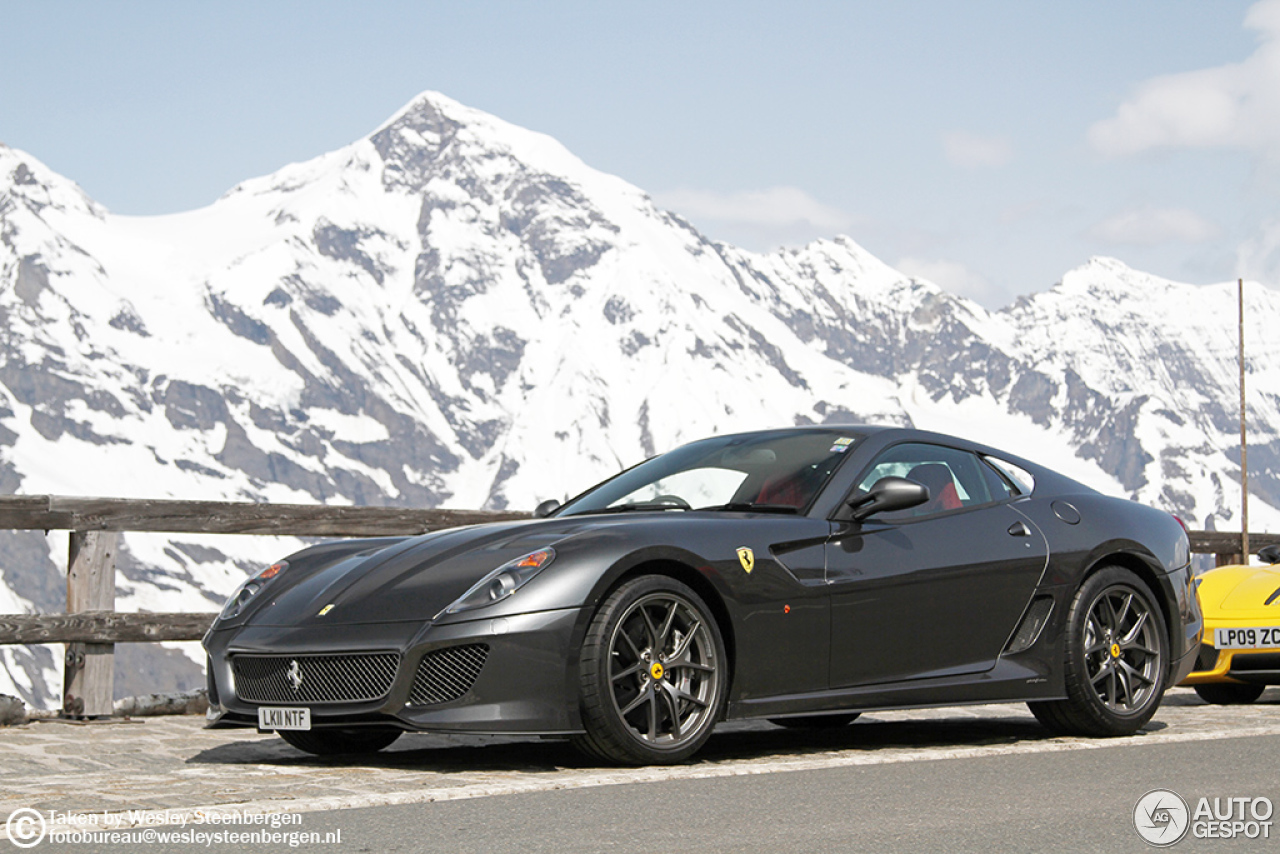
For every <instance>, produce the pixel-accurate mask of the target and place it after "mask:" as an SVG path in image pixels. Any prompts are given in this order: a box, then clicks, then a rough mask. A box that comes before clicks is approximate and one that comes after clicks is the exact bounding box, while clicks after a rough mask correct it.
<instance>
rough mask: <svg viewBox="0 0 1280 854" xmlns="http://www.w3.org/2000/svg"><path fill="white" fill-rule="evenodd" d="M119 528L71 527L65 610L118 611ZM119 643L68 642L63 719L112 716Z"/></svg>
mask: <svg viewBox="0 0 1280 854" xmlns="http://www.w3.org/2000/svg"><path fill="white" fill-rule="evenodd" d="M119 536H120V535H119V534H118V533H117V532H115V531H72V532H71V548H70V554H69V556H68V559H67V613H68V614H75V613H78V612H80V611H114V610H115V606H116V543H117V541H118V540H119ZM114 676H115V644H110V643H69V644H67V658H66V667H65V668H64V670H63V678H62V717H64V718H93V717H103V716H110V715H111V712H112V707H113V703H112V701H113V699H114V698H113V697H112V682H113V679H114Z"/></svg>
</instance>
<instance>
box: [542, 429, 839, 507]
mask: <svg viewBox="0 0 1280 854" xmlns="http://www.w3.org/2000/svg"><path fill="white" fill-rule="evenodd" d="M861 439H862V436H861V435H860V434H858V433H853V432H850V431H849V430H847V429H845V430H840V429H831V430H778V431H774V432H769V433H749V434H745V435H738V436H724V437H720V438H715V439H703V440H702V441H700V442H694V443H692V444H689V445H684V446H683V447H680V448H676V449H675V450H674V451H670V452H669V453H666V454H662V455H661V456H657V457H654V458H653V459H650V460H646V461H645V462H643V463H641V464H640V465H638V466H636V467H634V468H631V469H628V470H627V471H624V472H623V473H622V474H620V475H618V476H617V477H615V478H613V479H612V480H607V481H605V482H604V483H602V484H600V485H599V486H597V487H595V488H594V489H591V490H589V491H587V492H585V493H583V494H582V495H580V496H578V497H577V498H575V499H573V500H572V501H570V502H569V503H568V504H566V505H565V506H564V507H563V508H561V509H560V512H558V513H557V514H556V515H557V516H574V515H578V514H583V513H620V512H626V511H631V510H763V511H772V512H783V513H799V512H801V511H802V510H803V509H804V508H805V507H807V506H808V505H809V502H810V501H812V500H813V498H814V497H815V496H816V495H817V494H818V491H819V490H821V489H822V487H823V485H824V484H825V483H826V482H827V478H829V477H830V476H831V473H832V472H834V471H835V470H836V467H837V466H838V465H839V464H840V461H841V460H843V459H844V458H845V455H846V454H847V452H848V451H849V449H850V448H852V447H854V446H855V445H857V443H858V442H859V441H860V440H861Z"/></svg>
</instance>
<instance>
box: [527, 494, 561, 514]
mask: <svg viewBox="0 0 1280 854" xmlns="http://www.w3.org/2000/svg"><path fill="white" fill-rule="evenodd" d="M559 509H560V502H559V501H556V500H555V499H554V498H548V499H547V500H546V501H544V502H542V503H541V504H539V505H538V506H537V507H535V508H533V518H535V519H545V518H547V517H548V516H550V515H551V514H552V513H554V512H556V511H557V510H559Z"/></svg>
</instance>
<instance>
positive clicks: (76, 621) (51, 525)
mask: <svg viewBox="0 0 1280 854" xmlns="http://www.w3.org/2000/svg"><path fill="white" fill-rule="evenodd" d="M527 518H529V514H527V513H508V512H495V511H487V510H419V509H412V508H405V507H348V506H331V505H308V504H253V503H245V502H228V501H172V500H150V499H132V498H78V497H69V496H59V495H30V496H0V529H5V528H8V529H15V530H38V531H52V530H65V531H70V532H71V544H70V554H69V556H68V561H67V613H65V614H16V615H13V614H10V615H4V614H0V645H4V644H45V643H65V644H66V645H67V652H66V659H65V669H64V671H63V706H62V714H63V716H65V717H99V716H104V715H110V714H111V711H112V679H113V675H114V645H115V644H117V643H142V642H155V641H195V640H200V639H201V638H202V637H203V636H204V633H205V632H206V631H208V629H209V626H210V625H211V624H212V623H213V620H214V618H215V617H216V616H217V614H216V613H212V612H210V613H180V614H156V613H141V614H121V613H117V612H116V611H115V551H116V544H117V538H118V533H119V532H121V531H133V532H146V533H169V534H249V535H276V536H295V537H376V536H413V535H416V534H422V533H425V532H427V531H433V530H439V529H441V528H452V527H457V526H459V525H474V524H478V523H483V522H502V521H510V520H516V519H527ZM1190 539H1191V550H1192V551H1193V552H1196V553H1200V554H1212V555H1216V556H1217V559H1218V560H1217V562H1218V564H1219V565H1222V564H1224V563H1235V562H1239V561H1240V544H1241V536H1240V534H1239V533H1230V532H1224V531H1191V532H1190ZM1277 544H1280V535H1275V534H1254V533H1250V534H1249V547H1250V548H1249V550H1250V552H1254V553H1256V552H1257V550H1258V549H1261V548H1264V547H1266V546H1269V545H1277Z"/></svg>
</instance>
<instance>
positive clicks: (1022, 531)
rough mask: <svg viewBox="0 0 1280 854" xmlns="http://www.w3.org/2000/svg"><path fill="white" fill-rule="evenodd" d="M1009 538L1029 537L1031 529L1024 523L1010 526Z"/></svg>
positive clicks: (1015, 523)
mask: <svg viewBox="0 0 1280 854" xmlns="http://www.w3.org/2000/svg"><path fill="white" fill-rule="evenodd" d="M1009 536H1011V537H1029V536H1031V529H1030V528H1028V527H1027V526H1026V525H1025V524H1024V523H1022V522H1014V523H1013V524H1012V525H1010V526H1009Z"/></svg>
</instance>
